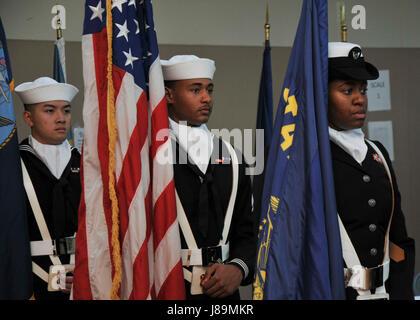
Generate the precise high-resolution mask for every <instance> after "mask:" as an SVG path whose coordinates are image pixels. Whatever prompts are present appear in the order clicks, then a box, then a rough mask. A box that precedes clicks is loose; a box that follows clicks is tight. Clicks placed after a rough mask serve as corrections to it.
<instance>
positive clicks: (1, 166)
mask: <svg viewBox="0 0 420 320" xmlns="http://www.w3.org/2000/svg"><path fill="white" fill-rule="evenodd" d="M10 87H13V81H12V73H11V69H10V63H9V58H8V53H7V46H6V36H5V34H4V30H3V25H2V23H1V19H0V299H1V300H2V299H29V298H30V297H31V295H32V264H31V254H30V249H29V235H28V227H27V221H26V206H25V191H24V187H23V180H22V169H21V165H20V157H19V150H18V139H17V133H16V122H15V114H14V109H13V101H12V95H11V89H10Z"/></svg>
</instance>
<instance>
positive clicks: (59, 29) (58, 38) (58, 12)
mask: <svg viewBox="0 0 420 320" xmlns="http://www.w3.org/2000/svg"><path fill="white" fill-rule="evenodd" d="M55 3H56V4H57V5H58V0H56V1H55ZM59 15H60V10H57V16H59ZM57 25H58V28H57V40H60V39H61V37H62V36H63V32H62V30H61V21H60V18H58V19H57Z"/></svg>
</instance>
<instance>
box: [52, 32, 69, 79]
mask: <svg viewBox="0 0 420 320" xmlns="http://www.w3.org/2000/svg"><path fill="white" fill-rule="evenodd" d="M53 77H54V80H56V81H57V82H61V83H66V82H67V75H66V56H65V42H64V38H60V39H58V40H57V41H56V42H55V43H54V70H53Z"/></svg>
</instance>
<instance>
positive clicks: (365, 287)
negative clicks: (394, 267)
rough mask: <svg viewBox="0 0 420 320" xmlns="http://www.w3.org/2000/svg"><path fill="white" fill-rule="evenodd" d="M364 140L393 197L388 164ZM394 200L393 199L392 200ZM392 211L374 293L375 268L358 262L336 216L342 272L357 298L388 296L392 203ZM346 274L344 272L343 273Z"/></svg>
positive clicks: (380, 153)
mask: <svg viewBox="0 0 420 320" xmlns="http://www.w3.org/2000/svg"><path fill="white" fill-rule="evenodd" d="M366 142H367V143H369V144H370V145H371V146H372V148H373V149H374V150H375V152H376V153H377V154H378V155H379V157H380V159H381V162H382V164H383V166H384V168H385V170H386V172H387V175H388V178H389V181H390V183H391V188H392V197H393V198H394V189H393V186H392V178H391V172H390V170H389V167H388V164H387V162H386V160H385V157H384V156H383V154H382V152H381V151H380V150H379V148H378V147H377V146H376V145H375V144H374V143H373V142H371V141H369V140H367V139H366ZM393 201H394V200H393ZM392 206H393V207H392V212H391V217H390V220H389V223H388V229H387V232H386V235H385V246H384V251H385V252H384V259H383V263H382V265H381V266H378V267H379V268H380V267H382V268H383V272H382V286H380V287H378V288H376V290H375V294H374V295H371V292H370V290H369V289H370V282H371V273H373V271H374V270H375V269H377V268H371V269H368V268H365V267H363V266H362V265H361V264H360V260H359V257H358V256H357V253H356V250H355V249H354V246H353V244H352V242H351V240H350V237H349V236H348V234H347V232H346V229H345V228H344V225H343V222H342V221H341V219H340V216H339V215H337V216H338V222H339V227H340V237H341V246H342V250H343V258H344V261H345V262H346V265H347V267H348V269H347V270H345V271H344V272H345V273H346V272H350V273H351V274H350V275H347V276H348V277H349V279H348V283H347V286H349V287H353V288H354V289H356V290H357V292H358V294H359V297H358V299H360V300H363V299H369V296H377V297H378V298H385V299H387V298H388V294H387V293H386V289H385V281H386V280H387V279H388V277H389V263H390V259H389V230H390V227H391V220H392V215H393V211H394V204H392ZM345 276H346V274H345Z"/></svg>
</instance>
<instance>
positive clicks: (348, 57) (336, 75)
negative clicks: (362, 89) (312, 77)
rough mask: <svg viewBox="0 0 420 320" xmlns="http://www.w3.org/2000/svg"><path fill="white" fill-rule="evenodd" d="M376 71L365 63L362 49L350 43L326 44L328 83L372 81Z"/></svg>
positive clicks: (375, 76)
mask: <svg viewBox="0 0 420 320" xmlns="http://www.w3.org/2000/svg"><path fill="white" fill-rule="evenodd" d="M378 77H379V72H378V69H376V67H375V66H374V65H372V64H370V63H369V62H366V61H365V58H364V56H363V53H362V48H361V47H360V46H359V45H358V44H354V43H350V42H329V43H328V81H333V80H338V79H340V80H347V79H352V80H374V79H377V78H378Z"/></svg>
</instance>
